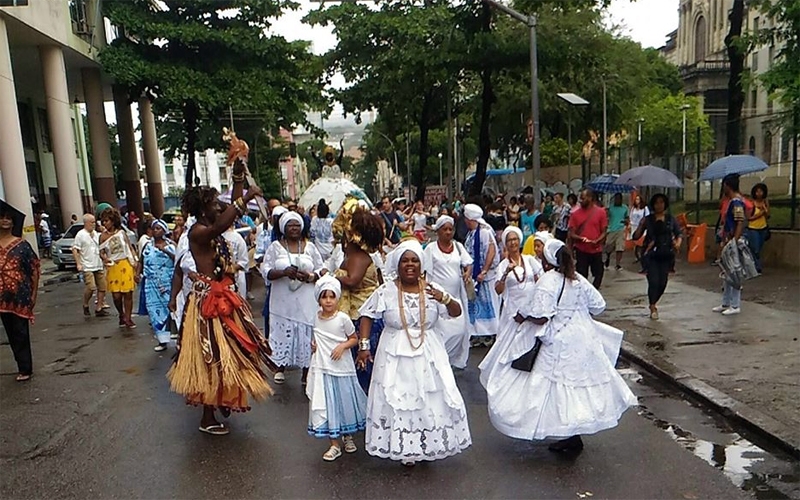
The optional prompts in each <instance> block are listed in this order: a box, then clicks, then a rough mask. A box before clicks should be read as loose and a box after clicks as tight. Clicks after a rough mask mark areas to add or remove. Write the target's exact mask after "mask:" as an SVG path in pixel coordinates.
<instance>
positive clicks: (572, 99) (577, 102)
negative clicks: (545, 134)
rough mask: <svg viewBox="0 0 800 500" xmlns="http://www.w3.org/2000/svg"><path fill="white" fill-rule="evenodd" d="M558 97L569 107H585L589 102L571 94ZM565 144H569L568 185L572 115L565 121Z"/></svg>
mask: <svg viewBox="0 0 800 500" xmlns="http://www.w3.org/2000/svg"><path fill="white" fill-rule="evenodd" d="M558 97H560V98H561V99H563V100H564V101H566V102H567V104H569V105H570V106H586V105H587V104H589V101H587V100H586V99H584V98H583V97H581V96H579V95H576V94H573V93H571V92H561V93H559V94H558ZM567 143H568V144H569V151H568V152H567V159H568V161H567V183H569V181H570V180H571V176H570V173H569V171H570V168H571V167H572V113H569V120H567Z"/></svg>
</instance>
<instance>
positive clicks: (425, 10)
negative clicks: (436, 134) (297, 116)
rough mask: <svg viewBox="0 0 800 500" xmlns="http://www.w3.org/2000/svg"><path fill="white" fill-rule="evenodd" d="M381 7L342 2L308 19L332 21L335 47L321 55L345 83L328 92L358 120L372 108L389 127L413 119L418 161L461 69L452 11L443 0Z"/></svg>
mask: <svg viewBox="0 0 800 500" xmlns="http://www.w3.org/2000/svg"><path fill="white" fill-rule="evenodd" d="M380 7H381V8H380V10H375V9H374V8H372V7H371V6H368V5H364V4H359V3H356V2H343V3H341V4H339V5H334V6H332V7H328V8H326V9H325V10H319V11H315V12H312V13H310V14H309V15H308V16H307V18H306V19H307V21H309V22H311V23H312V24H319V25H324V26H327V25H333V30H334V33H335V34H336V36H337V37H338V44H337V46H336V47H335V48H334V49H333V50H331V51H330V52H329V53H328V54H327V55H326V61H327V64H328V68H329V69H328V71H329V73H330V74H333V73H336V72H340V73H341V74H342V75H343V76H344V77H345V79H346V80H347V81H348V83H349V86H348V87H347V88H345V89H343V90H339V91H335V92H333V96H332V97H333V98H335V99H336V100H338V101H340V102H341V103H342V106H343V107H344V110H345V112H346V113H353V114H355V115H356V117H357V118H360V114H361V113H362V112H364V111H370V110H373V109H377V110H378V112H379V113H380V115H381V116H382V117H384V118H385V119H386V120H387V122H391V123H393V128H395V130H394V131H393V132H397V133H400V132H406V131H407V130H408V129H410V128H411V126H412V124H413V125H416V126H417V127H418V129H419V135H420V143H419V150H418V163H417V164H418V165H426V164H427V162H428V156H429V154H430V152H429V148H428V134H429V132H430V130H431V129H432V128H435V127H436V126H438V125H439V124H441V123H442V122H443V121H444V116H445V103H446V99H448V90H449V88H450V82H451V81H452V79H453V78H454V75H457V74H458V69H459V67H458V63H459V62H460V58H459V57H457V56H455V54H458V53H459V52H458V51H455V50H453V46H454V45H455V40H456V38H457V37H456V36H455V34H456V30H454V28H453V27H454V23H453V12H452V10H451V9H450V6H449V4H448V2H447V1H445V0H425V1H417V0H397V1H386V2H382V3H381V5H380ZM414 173H415V174H416V175H415V183H416V185H417V197H421V196H422V195H423V194H424V190H425V183H426V181H427V180H428V179H427V178H426V177H425V174H424V169H419V168H417V169H415V172H414ZM410 181H411V180H410V179H409V182H410Z"/></svg>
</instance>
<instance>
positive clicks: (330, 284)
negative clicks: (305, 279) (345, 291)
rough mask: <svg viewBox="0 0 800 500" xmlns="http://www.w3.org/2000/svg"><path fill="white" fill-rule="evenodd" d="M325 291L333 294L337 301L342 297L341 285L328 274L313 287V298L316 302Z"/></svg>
mask: <svg viewBox="0 0 800 500" xmlns="http://www.w3.org/2000/svg"><path fill="white" fill-rule="evenodd" d="M325 291H329V292H333V294H334V295H336V298H337V299H338V298H339V297H341V296H342V284H341V283H339V280H337V279H336V278H334V277H333V276H331V275H330V274H326V275H325V276H323V277H322V278H320V279H319V280H317V284H316V285H314V298H316V299H317V302H319V297H320V295H322V292H325Z"/></svg>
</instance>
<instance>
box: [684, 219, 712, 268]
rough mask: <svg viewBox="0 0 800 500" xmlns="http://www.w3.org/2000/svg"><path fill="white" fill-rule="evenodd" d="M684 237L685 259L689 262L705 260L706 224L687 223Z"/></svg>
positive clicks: (694, 262)
mask: <svg viewBox="0 0 800 500" xmlns="http://www.w3.org/2000/svg"><path fill="white" fill-rule="evenodd" d="M686 233H687V234H686V237H687V241H688V252H687V254H688V255H687V260H688V261H689V263H690V264H702V263H704V262H705V261H706V233H708V224H706V223H705V222H704V223H702V224H699V225H698V224H687V225H686Z"/></svg>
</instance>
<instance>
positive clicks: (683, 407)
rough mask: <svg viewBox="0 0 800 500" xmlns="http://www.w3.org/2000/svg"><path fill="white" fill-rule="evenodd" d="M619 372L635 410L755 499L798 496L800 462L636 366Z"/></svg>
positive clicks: (799, 493)
mask: <svg viewBox="0 0 800 500" xmlns="http://www.w3.org/2000/svg"><path fill="white" fill-rule="evenodd" d="M619 372H620V375H622V377H623V378H624V379H625V380H626V382H627V383H628V385H629V386H630V387H631V389H632V390H633V391H634V393H636V395H637V397H639V403H640V406H639V409H638V414H639V415H640V416H642V417H644V418H646V419H648V420H650V421H651V422H652V423H653V424H654V425H655V426H656V427H658V428H659V429H661V430H663V431H664V432H665V433H666V434H667V435H668V436H669V437H670V438H671V439H672V440H674V441H675V442H676V443H678V444H679V445H680V446H681V447H682V448H683V449H684V450H686V451H688V452H689V453H692V454H693V455H694V456H696V457H698V458H700V459H701V460H703V461H704V462H706V463H707V464H709V465H710V466H712V467H714V468H715V469H717V470H719V471H720V472H722V474H724V476H725V477H726V478H728V480H730V481H731V482H732V483H733V484H734V485H736V486H737V487H739V488H741V489H742V490H743V491H745V492H748V493H749V494H751V495H753V496H754V497H755V498H757V499H759V500H773V499H784V498H798V499H800V462H798V461H797V460H794V459H793V458H792V457H790V456H788V455H787V454H785V453H784V452H782V451H781V450H777V449H773V447H771V446H770V445H769V444H767V443H763V442H761V440H759V439H758V437H756V436H751V435H749V434H747V433H746V432H745V431H743V430H740V429H737V428H735V427H733V425H732V424H731V423H730V422H728V421H727V420H725V419H724V418H723V417H722V416H721V415H719V414H717V413H715V412H713V411H712V410H709V409H706V408H704V407H702V406H700V405H698V404H695V403H694V402H691V401H687V400H686V399H685V398H683V397H681V395H680V394H679V393H678V392H677V391H675V390H673V389H672V388H671V387H668V386H666V385H665V384H663V383H662V382H661V381H659V380H657V379H655V378H653V377H652V376H651V375H649V374H647V373H646V372H644V373H643V372H641V371H639V370H638V368H636V367H631V366H625V367H623V368H620V370H619Z"/></svg>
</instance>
